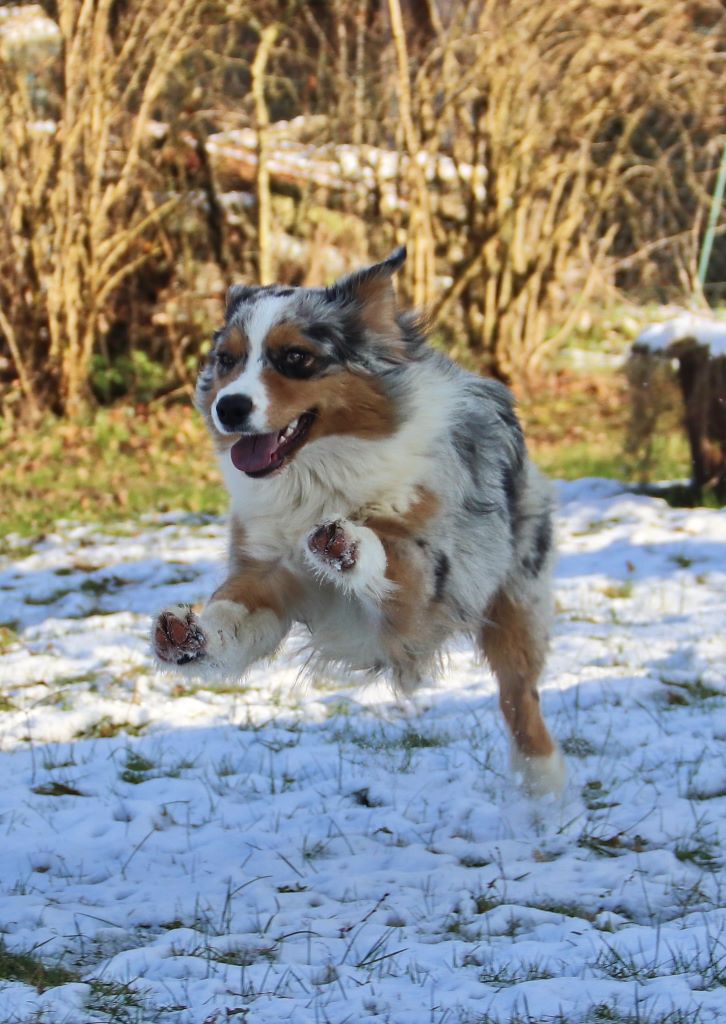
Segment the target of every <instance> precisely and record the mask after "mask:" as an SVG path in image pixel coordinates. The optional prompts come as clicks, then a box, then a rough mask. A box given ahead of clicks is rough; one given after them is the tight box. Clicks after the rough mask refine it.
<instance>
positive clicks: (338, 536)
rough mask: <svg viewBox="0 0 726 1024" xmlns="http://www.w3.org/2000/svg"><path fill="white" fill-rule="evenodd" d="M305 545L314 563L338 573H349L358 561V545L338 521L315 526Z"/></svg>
mask: <svg viewBox="0 0 726 1024" xmlns="http://www.w3.org/2000/svg"><path fill="white" fill-rule="evenodd" d="M307 544H308V550H309V551H310V553H311V554H312V555H313V557H314V558H315V559H316V561H320V562H322V563H323V564H324V565H325V566H327V567H329V568H331V569H337V571H338V572H350V570H351V569H353V568H354V567H355V564H356V562H357V560H358V545H357V543H356V542H355V541H354V540H353V539H352V538H351V537H349V536H348V534H347V533H346V531H345V527H344V526H343V524H342V523H341V521H340V520H339V519H336V520H333V521H332V522H329V523H322V524H321V525H320V526H316V527H315V529H314V530H313V531H312V532H311V533H310V534H308V539H307Z"/></svg>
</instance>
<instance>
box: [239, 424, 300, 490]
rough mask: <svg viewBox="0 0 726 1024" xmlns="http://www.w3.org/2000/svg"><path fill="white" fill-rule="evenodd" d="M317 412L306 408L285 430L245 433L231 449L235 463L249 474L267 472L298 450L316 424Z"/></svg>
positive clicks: (262, 474) (266, 473)
mask: <svg viewBox="0 0 726 1024" xmlns="http://www.w3.org/2000/svg"><path fill="white" fill-rule="evenodd" d="M314 419H315V413H314V412H313V411H310V412H304V413H303V414H302V415H301V416H298V418H297V419H296V420H293V421H292V423H289V424H288V425H287V426H286V427H285V428H284V430H277V431H273V432H272V433H271V434H243V435H242V437H241V438H240V439H239V441H236V442H235V443H234V444H233V445H232V447H231V449H230V456H231V457H232V463H233V465H234V466H235V467H236V468H237V469H239V470H241V471H242V472H243V473H246V474H247V476H252V477H258V476H267V475H268V474H269V473H274V472H275V470H276V469H279V468H280V466H282V464H283V462H284V461H285V460H286V459H289V457H290V456H291V455H292V454H293V452H295V451H297V449H298V448H299V447H300V445H301V444H302V443H303V441H304V440H305V438H306V437H307V435H308V432H309V431H310V427H311V426H312V425H313V420H314Z"/></svg>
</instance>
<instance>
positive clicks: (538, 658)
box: [481, 590, 566, 796]
mask: <svg viewBox="0 0 726 1024" xmlns="http://www.w3.org/2000/svg"><path fill="white" fill-rule="evenodd" d="M544 605H545V600H544V595H543V594H537V593H533V594H532V595H531V599H530V600H526V599H525V600H517V599H515V598H514V597H512V596H510V595H509V594H508V593H506V591H504V590H501V591H500V592H499V593H498V594H497V596H496V597H495V598H494V600H493V602H492V604H491V606H490V607H489V609H488V610H487V615H486V620H485V623H484V626H483V628H482V632H481V644H482V647H483V650H484V654H485V655H486V658H487V660H488V661H489V664H490V665H491V667H492V669H493V670H494V674H495V675H496V677H497V681H498V683H499V703H500V706H501V709H502V712H503V714H504V718H505V720H506V722H507V725H508V727H509V731H510V733H511V737H512V767H513V769H514V770H515V772H517V773H521V775H522V777H523V782H524V788H525V790H526V791H527V792H528V793H530V794H531V795H533V796H541V795H544V794H545V793H553V792H555V793H556V792H559V791H560V790H561V789H562V787H563V786H564V783H565V776H566V771H565V762H564V758H563V757H562V754H561V752H560V749H559V747H558V746H557V745H556V743H555V742H554V741H553V739H552V737H551V736H550V734H549V732H548V730H547V726H546V725H545V722H544V719H543V718H542V711H541V709H540V703H539V694H538V693H537V680H538V678H539V676H540V673H541V671H542V669H543V667H544V662H545V656H546V653H547V643H548V632H549V629H548V618H549V615H548V612H547V610H546V608H545V607H544Z"/></svg>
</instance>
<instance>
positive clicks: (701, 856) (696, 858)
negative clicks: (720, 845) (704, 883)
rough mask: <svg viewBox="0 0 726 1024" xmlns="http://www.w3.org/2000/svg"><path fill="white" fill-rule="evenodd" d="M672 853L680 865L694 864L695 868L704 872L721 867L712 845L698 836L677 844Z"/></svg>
mask: <svg viewBox="0 0 726 1024" xmlns="http://www.w3.org/2000/svg"><path fill="white" fill-rule="evenodd" d="M673 853H674V854H675V856H676V859H677V860H679V861H681V863H684V864H695V866H696V867H697V868H703V869H704V870H706V871H715V870H717V869H718V868H720V867H721V859H720V857H718V856H717V854H716V850H715V847H714V845H713V844H712V843H709V842H708V841H707V840H705V839H703V838H702V837H699V836H698V835H694V836H691V838H690V839H689V840H684V841H683V842H681V843H678V844H677V845H676V848H675V849H674V851H673Z"/></svg>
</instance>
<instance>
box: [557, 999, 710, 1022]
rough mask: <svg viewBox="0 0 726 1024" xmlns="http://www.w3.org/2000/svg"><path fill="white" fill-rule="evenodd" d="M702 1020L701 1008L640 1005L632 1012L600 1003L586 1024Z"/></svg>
mask: <svg viewBox="0 0 726 1024" xmlns="http://www.w3.org/2000/svg"><path fill="white" fill-rule="evenodd" d="M702 1021H703V1015H702V1014H701V1011H700V1010H699V1009H689V1010H665V1011H659V1012H656V1013H650V1012H648V1010H647V1009H641V1008H640V1007H638V1008H637V1009H636V1010H635V1011H634V1012H633V1013H630V1012H629V1011H628V1010H621V1009H620V1007H618V1005H617V1004H616V1003H598V1004H597V1006H593V1008H592V1009H591V1010H590V1011H589V1012H588V1014H587V1016H586V1017H585V1021H584V1024H701V1022H702ZM563 1024H564V1021H563Z"/></svg>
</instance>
